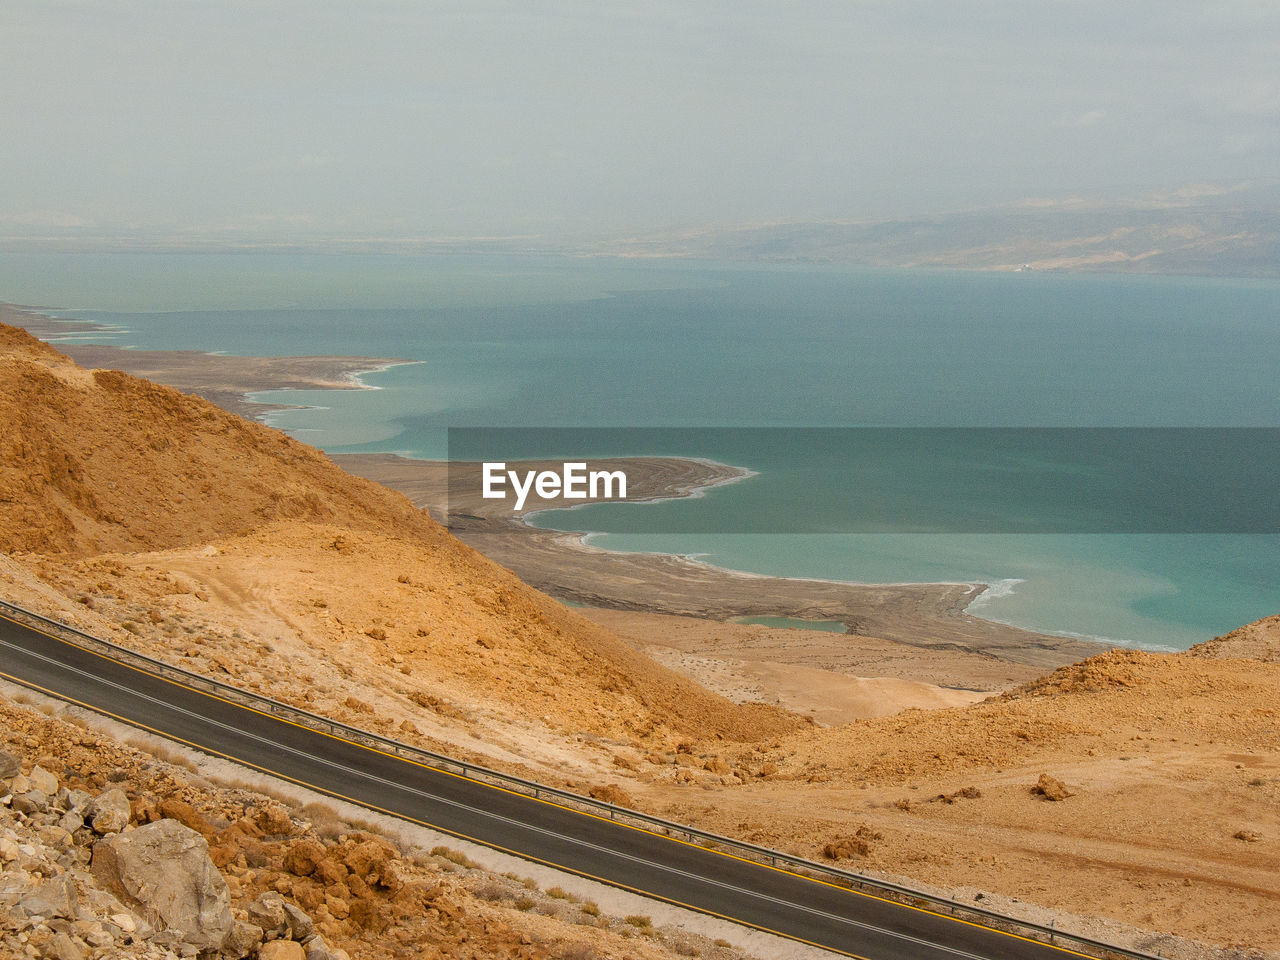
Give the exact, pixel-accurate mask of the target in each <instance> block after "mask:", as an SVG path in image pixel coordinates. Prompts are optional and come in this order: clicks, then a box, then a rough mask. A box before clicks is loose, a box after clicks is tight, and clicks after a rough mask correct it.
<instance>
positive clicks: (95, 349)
mask: <svg viewBox="0 0 1280 960" xmlns="http://www.w3.org/2000/svg"><path fill="white" fill-rule="evenodd" d="M0 321H3V322H6V323H11V324H13V325H15V326H21V327H24V328H26V329H27V330H28V331H29V332H31V333H32V334H33V335H35V336H42V335H43V336H44V337H50V336H53V335H64V334H66V333H68V332H72V333H74V332H75V331H77V330H78V331H81V332H91V331H93V330H97V329H106V328H105V327H104V325H101V324H96V323H93V322H91V321H83V320H75V319H65V320H63V319H55V318H52V317H49V316H47V315H44V314H40V313H37V312H35V311H33V310H31V309H27V308H19V307H15V306H12V305H9V304H0ZM68 327H70V329H68ZM58 349H59V350H61V351H63V352H65V353H67V354H68V355H69V356H71V357H72V358H73V359H75V360H76V361H77V362H79V363H81V364H82V365H83V366H86V367H90V368H93V367H110V368H113V369H121V370H124V371H125V372H127V373H131V374H133V375H136V376H142V377H146V378H147V379H151V380H155V381H157V382H160V383H166V384H168V385H170V386H173V387H175V388H177V389H179V390H184V391H187V392H191V393H197V394H199V395H201V396H204V397H205V398H206V399H208V400H210V401H211V402H213V403H216V404H218V405H219V406H222V407H223V408H224V409H227V410H230V411H231V412H234V413H237V414H239V415H241V416H244V417H246V418H248V419H254V420H258V421H269V418H270V416H271V414H273V413H275V412H277V411H280V410H285V409H296V407H290V406H288V405H283V404H271V403H264V402H259V401H255V400H253V399H251V395H252V394H255V393H265V392H268V391H271V390H277V389H377V388H373V387H369V386H368V385H366V384H361V383H360V382H359V381H358V377H359V376H360V375H361V374H368V373H370V372H374V371H376V370H379V369H386V368H388V367H389V366H393V365H398V364H402V363H412V362H415V361H408V360H403V359H395V358H374V357H241V356H227V355H223V354H213V353H205V352H201V351H159V350H157V351H144V350H129V349H125V348H123V347H117V346H104V345H96V344H67V343H59V344H58ZM333 459H334V461H335V462H336V463H338V464H339V466H341V467H343V468H344V469H346V470H348V471H349V472H352V473H355V474H357V475H360V476H364V477H366V478H368V479H372V480H374V481H376V482H379V483H382V484H384V485H385V486H388V487H390V488H392V489H395V490H397V491H399V492H401V493H403V494H405V495H406V496H407V497H408V498H409V499H410V500H411V501H413V502H414V503H415V504H416V505H417V506H419V507H420V508H423V509H427V510H428V511H429V512H430V513H432V514H433V516H435V517H436V519H438V520H443V519H444V518H445V515H446V513H447V504H448V483H447V479H448V478H447V472H448V471H447V468H448V464H447V463H444V462H441V461H423V460H411V459H408V458H404V457H400V456H398V455H395V454H339V455H334V456H333ZM610 462H611V463H614V464H618V463H626V464H627V465H628V469H629V473H628V476H629V478H632V477H634V479H633V480H632V482H631V489H630V490H629V492H631V491H636V492H637V496H635V497H634V498H629V499H630V500H631V502H633V503H640V502H657V501H659V500H668V499H676V498H684V497H698V496H705V495H706V492H707V491H709V490H711V489H714V488H715V487H717V486H720V485H723V484H726V483H734V482H740V481H741V480H744V479H747V478H749V477H750V476H751V475H752V471H750V470H747V469H746V468H741V467H735V466H731V465H727V464H720V463H717V462H715V461H711V460H705V459H700V458H660V457H636V458H613V459H612V460H611V461H610ZM537 463H538V462H537V461H525V462H524V465H525V466H526V468H528V467H533V466H536V464H537ZM546 463H550V461H546ZM557 463H558V461H557ZM454 466H455V469H456V467H457V464H455V465H454ZM632 471H634V473H633V472H632ZM590 502H592V501H590V500H587V501H581V502H574V503H567V502H564V501H562V500H550V501H548V500H540V499H536V498H535V499H531V501H530V503H528V504H527V505H526V509H524V510H522V511H521V512H520V514H519V515H517V516H514V517H513V516H512V515H511V514H510V511H502V513H499V514H495V512H494V511H493V509H492V507H493V503H492V502H491V501H490V502H487V503H485V502H480V503H469V504H468V505H467V513H466V514H465V515H463V516H461V517H455V518H454V520H455V522H454V523H453V524H452V525H451V529H452V531H453V533H454V534H455V535H457V536H458V537H459V538H460V539H462V540H464V541H465V542H467V543H468V544H469V545H471V546H472V547H474V548H476V549H477V550H479V551H480V552H481V553H484V554H485V555H486V556H488V557H490V558H491V559H493V560H494V561H496V562H497V563H500V564H502V565H503V566H505V567H507V568H509V569H511V570H513V571H514V572H515V573H516V574H517V575H518V576H520V577H521V578H522V579H523V580H525V582H527V583H529V584H530V585H531V586H534V587H535V588H537V589H539V590H542V591H543V592H546V593H548V594H550V595H552V596H554V597H556V598H558V599H561V600H567V601H570V602H573V603H576V604H580V605H583V606H586V607H590V608H594V609H597V610H604V611H609V610H612V611H624V612H629V613H632V614H636V615H654V616H669V615H675V616H680V617H684V618H702V619H707V620H711V621H714V622H716V623H717V624H718V625H720V626H723V627H724V629H725V630H729V627H730V624H729V623H728V621H732V620H733V619H735V618H739V617H756V616H776V617H786V618H791V619H798V620H838V621H840V622H842V623H844V624H845V625H846V627H847V630H848V632H847V633H844V634H841V633H835V632H832V631H804V630H800V631H786V633H806V634H807V633H821V634H823V636H824V637H825V638H826V641H827V643H828V644H832V643H833V638H834V639H835V640H836V641H837V642H842V645H843V646H845V647H848V646H850V644H848V638H849V637H850V636H856V637H859V638H874V639H876V640H877V641H883V642H887V643H890V644H893V645H895V646H898V645H900V646H904V647H909V648H912V649H915V650H928V651H931V652H938V653H942V652H948V651H949V652H951V653H953V654H954V655H955V656H956V657H957V658H960V659H962V660H963V659H965V658H969V657H975V658H978V659H979V660H980V661H982V665H983V666H985V668H986V669H979V670H976V671H975V670H972V669H965V670H961V671H960V676H959V677H958V679H957V683H958V685H960V686H971V685H972V684H973V679H972V678H973V677H974V676H978V675H983V676H987V677H988V679H987V680H986V681H984V682H983V684H982V685H981V687H980V688H981V689H990V688H991V684H992V683H993V682H996V681H995V680H994V679H991V678H993V677H994V675H995V674H1000V678H999V683H1001V684H1003V683H1005V682H1011V681H1013V680H1015V679H1028V678H1029V677H1028V676H1026V675H1025V670H1024V669H1023V668H1032V669H1033V671H1034V673H1039V672H1042V671H1043V670H1044V669H1052V668H1054V667H1057V666H1061V665H1063V664H1066V663H1069V662H1072V661H1074V660H1079V659H1082V658H1084V657H1088V656H1092V655H1095V654H1097V653H1101V652H1103V651H1104V650H1105V649H1108V647H1107V646H1106V645H1105V644H1102V643H1097V642H1090V641H1084V640H1076V639H1072V638H1068V637H1061V636H1055V635H1048V634H1040V633H1035V632H1033V631H1028V630H1023V629H1021V628H1018V627H1014V626H1011V625H1009V624H1002V623H999V622H998V621H994V620H986V619H983V618H981V617H977V616H974V615H972V614H970V613H968V610H967V608H968V606H969V605H970V604H971V603H973V602H974V601H975V600H977V599H978V598H980V597H981V596H982V595H983V594H984V593H985V592H986V591H987V590H988V589H989V585H987V584H973V583H914V582H912V583H892V584H890V583H881V584H859V583H849V582H845V581H835V580H821V579H812V578H788V577H779V576H771V575H768V574H757V573H751V572H747V571H735V570H731V569H728V568H722V567H717V566H714V565H712V564H709V563H707V562H705V561H704V560H701V559H699V558H696V557H689V556H678V555H674V554H662V553H622V552H616V551H611V550H607V549H604V548H601V547H596V546H594V545H592V544H591V543H589V542H588V540H589V538H590V532H562V531H556V530H544V529H541V528H537V527H534V526H531V525H529V524H528V523H527V522H526V521H527V518H528V517H530V516H532V515H534V514H536V513H539V512H543V511H546V510H552V509H564V508H572V507H575V506H580V505H581V506H585V505H587V504H588V503H590ZM732 626H733V627H737V628H739V629H743V630H746V629H754V628H753V627H751V626H750V625H745V624H732ZM845 659H847V657H844V656H843V655H837V654H836V653H833V652H832V651H827V652H826V653H824V654H822V660H823V662H824V663H831V664H836V663H839V662H844V661H845ZM992 668H994V670H993V669H992ZM1009 673H1012V674H1013V675H1011V676H1005V674H1009Z"/></svg>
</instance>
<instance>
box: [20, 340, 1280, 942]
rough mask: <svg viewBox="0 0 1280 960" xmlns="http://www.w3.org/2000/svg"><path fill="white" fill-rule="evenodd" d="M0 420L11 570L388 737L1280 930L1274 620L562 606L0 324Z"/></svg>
mask: <svg viewBox="0 0 1280 960" xmlns="http://www.w3.org/2000/svg"><path fill="white" fill-rule="evenodd" d="M0 422H3V424H4V425H5V430H4V432H3V434H0V551H2V552H3V555H0V596H3V597H4V598H5V599H8V600H11V601H13V602H15V603H19V604H21V605H24V606H27V607H29V608H31V609H34V610H37V611H39V612H43V613H46V614H47V615H51V616H56V617H59V618H61V619H64V620H67V621H69V622H72V623H75V624H77V625H79V626H80V627H82V628H83V629H85V630H88V631H90V632H93V633H96V634H99V635H101V636H104V637H108V638H110V639H113V640H115V641H117V642H120V643H124V644H127V645H129V646H132V647H135V648H137V649H140V650H143V651H145V652H147V653H149V654H151V655H153V656H159V657H163V658H166V659H169V660H171V661H173V662H176V663H179V664H181V665H182V666H184V667H186V668H187V669H191V670H196V671H202V672H205V673H208V674H210V675H214V676H217V677H218V678H220V679H223V680H227V679H230V681H231V682H235V683H237V684H240V685H243V686H245V687H248V688H250V689H254V690H260V691H263V692H267V693H270V694H271V695H273V696H276V697H278V698H280V699H284V700H289V701H291V702H295V703H297V704H299V705H301V706H305V707H306V708H308V709H311V710H314V711H318V712H324V713H330V714H333V715H334V716H336V717H339V718H340V719H343V720H346V721H348V722H351V723H356V724H359V725H361V726H365V727H368V728H371V729H375V730H378V731H379V732H382V733H384V734H388V735H394V736H397V737H401V738H403V739H406V740H410V741H413V742H417V743H421V744H424V745H427V746H430V747H432V748H435V749H440V750H445V751H448V752H451V753H455V754H461V755H464V756H468V757H474V758H478V759H483V760H484V762H486V763H489V764H491V765H494V766H498V767H501V768H504V769H509V770H512V771H516V772H520V773H522V774H524V775H531V776H536V777H538V778H540V779H543V780H546V781H548V782H552V783H555V784H557V785H563V786H569V787H570V788H573V789H577V790H580V791H583V792H586V791H590V790H593V789H595V790H602V789H606V788H610V789H611V790H612V795H615V796H619V797H621V798H625V799H624V802H626V803H628V804H631V805H634V806H637V807H640V808H644V809H648V810H652V811H654V812H657V813H660V814H662V815H664V816H669V817H672V818H675V819H680V820H685V821H688V822H692V823H695V824H698V825H700V826H704V827H708V828H710V829H714V830H717V831H720V832H725V833H730V834H733V835H737V836H741V837H744V838H746V839H750V840H752V841H754V842H758V843H763V844H767V845H771V846H777V847H781V848H783V849H787V850H791V851H795V852H798V853H802V854H804V855H806V856H809V857H815V858H821V857H823V856H824V855H827V854H831V855H838V856H840V857H843V858H847V860H848V861H849V862H850V863H851V864H852V865H853V866H855V867H856V868H858V869H863V870H867V871H870V872H873V873H877V874H880V875H885V876H890V877H895V878H908V879H910V880H911V881H913V882H917V883H922V884H925V885H928V886H930V887H932V888H935V889H939V890H941V891H943V892H946V893H948V894H952V895H956V896H961V897H966V898H969V899H978V898H981V899H982V901H983V902H985V903H988V904H991V905H994V906H996V907H997V908H999V909H1007V910H1009V911H1011V912H1016V913H1023V914H1026V915H1029V916H1034V917H1035V918H1037V919H1041V920H1048V919H1050V918H1052V919H1054V920H1055V922H1057V923H1058V924H1059V926H1066V927H1074V928H1080V929H1082V930H1085V931H1087V932H1090V933H1092V934H1093V935H1096V936H1102V937H1104V938H1106V939H1114V940H1117V941H1125V942H1128V943H1136V944H1140V945H1141V946H1143V947H1144V948H1145V949H1148V950H1151V951H1152V952H1154V951H1155V950H1157V949H1160V950H1162V951H1163V953H1164V955H1165V956H1175V955H1178V956H1195V955H1206V956H1207V955H1210V954H1209V947H1208V946H1202V945H1210V946H1214V947H1224V948H1229V947H1233V946H1240V947H1249V948H1255V949H1259V950H1267V951H1273V952H1274V951H1280V932H1278V928H1277V925H1276V923H1275V917H1276V916H1277V915H1280V870H1277V865H1278V864H1280V709H1278V708H1277V704H1278V703H1280V618H1272V619H1271V620H1268V621H1263V622H1261V623H1259V624H1255V625H1251V626H1248V627H1245V628H1242V629H1241V630H1239V631H1236V633H1234V634H1231V635H1229V636H1228V637H1226V638H1222V639H1219V640H1217V641H1214V642H1212V643H1209V644H1205V645H1202V646H1200V647H1198V648H1196V649H1194V650H1193V651H1190V652H1189V653H1186V654H1155V653H1142V652H1136V651H1107V652H1103V653H1100V654H1097V655H1095V656H1091V657H1087V658H1085V656H1086V654H1087V653H1089V652H1091V650H1090V648H1088V647H1086V646H1085V645H1083V644H1081V645H1078V646H1079V647H1080V650H1079V651H1075V650H1073V651H1072V657H1077V656H1078V657H1079V658H1084V659H1080V660H1079V662H1075V663H1067V664H1065V665H1060V664H1062V661H1063V660H1064V659H1069V658H1067V657H1060V659H1058V660H1056V661H1055V662H1037V661H1036V660H1035V659H1034V658H1031V657H1026V656H1019V655H1017V654H1016V653H1015V654H1014V655H1012V656H1011V657H1009V658H1004V657H1002V656H1001V655H1000V651H999V650H998V649H981V648H976V647H975V646H974V645H971V644H968V645H959V644H953V645H949V646H948V645H944V644H932V645H930V644H920V643H916V644H912V643H906V642H901V640H898V639H895V638H892V637H889V638H886V637H883V636H877V635H876V634H875V632H874V631H872V630H870V629H868V630H866V632H867V633H870V634H872V635H871V636H858V635H852V634H850V635H841V634H831V633H824V634H821V635H818V633H819V632H818V631H782V630H770V629H769V628H764V627H755V626H749V625H743V624H728V623H719V622H714V621H710V620H706V619H697V618H693V617H687V616H682V617H675V616H671V615H670V614H669V613H668V614H664V613H657V612H652V611H651V610H646V609H645V608H644V607H643V606H641V605H637V606H638V607H639V609H638V610H634V609H633V610H630V611H628V610H625V609H612V610H577V609H571V608H568V607H566V606H564V605H563V604H561V603H560V602H558V601H556V600H554V599H551V598H550V597H548V596H546V595H544V594H542V593H539V592H538V591H536V590H535V589H533V588H532V587H531V586H529V585H527V584H526V583H524V582H522V581H521V580H520V579H519V578H517V577H516V576H515V575H514V574H513V573H511V572H509V571H508V570H506V569H504V568H503V567H501V566H499V565H498V564H497V563H495V562H494V561H493V560H492V559H490V558H488V557H486V556H484V555H482V553H480V552H478V551H477V550H475V549H473V548H472V547H470V546H468V545H466V544H464V543H462V542H460V541H459V540H458V539H456V538H454V537H453V536H451V535H450V534H449V533H448V532H447V531H445V530H444V529H443V528H442V527H441V526H440V525H439V524H437V523H436V522H435V521H433V520H432V519H431V517H430V516H428V515H427V514H426V513H425V512H424V511H422V510H419V509H417V508H416V507H415V506H414V505H413V504H412V503H411V502H410V501H409V500H408V499H406V498H405V497H404V496H402V495H401V494H399V493H395V492H392V491H391V490H389V489H387V488H386V487H383V486H380V485H378V484H375V483H373V482H371V481H369V480H366V479H361V478H357V477H354V476H352V475H350V474H348V473H346V472H344V471H342V470H340V469H339V468H338V467H337V466H335V465H334V463H333V462H332V461H331V460H329V459H328V458H326V457H325V456H324V455H322V454H320V453H318V452H316V451H315V450H313V449H311V448H308V447H306V446H304V445H302V444H300V443H297V442H295V441H293V440H291V439H289V438H288V437H286V436H284V435H282V434H280V433H278V432H276V431H273V430H270V429H268V428H266V427H263V426H261V425H258V424H254V423H250V422H247V421H245V420H242V419H240V418H239V417H236V416H233V415H231V414H230V413H227V412H225V411H224V410H221V409H219V408H217V407H215V406H213V405H212V404H210V403H208V402H206V401H205V400H203V399H200V398H196V397H191V396H186V395H183V394H180V393H178V392H177V391H175V390H173V389H170V388H168V387H163V386H159V385H157V384H155V383H150V382H147V381H143V380H139V379H135V378H133V377H130V376H128V375H126V374H123V373H112V372H103V371H90V370H87V369H85V368H83V367H81V366H79V365H77V364H75V363H73V362H72V361H70V360H69V359H67V358H66V357H64V356H62V355H60V354H59V353H57V352H56V351H54V350H53V349H52V348H50V347H48V346H46V345H44V344H42V343H40V342H38V341H36V340H35V339H33V338H31V337H30V336H28V335H27V334H26V333H24V332H22V331H20V330H16V329H14V328H11V327H0ZM611 606H614V607H622V606H625V605H623V604H617V603H614V604H611ZM687 612H694V611H692V610H690V611H687ZM957 647H959V648H960V649H957ZM1027 649H1035V648H1034V646H1032V647H1028V648H1027ZM1055 667H1056V669H1053V668H1055ZM988 695H990V696H988ZM815 721H816V722H815ZM5 722H6V723H8V724H9V725H10V726H14V725H15V723H16V721H15V720H13V719H10V718H6V720H5ZM24 722H25V721H24ZM37 739H38V738H37ZM55 773H58V774H59V775H61V774H62V771H55ZM220 815H222V816H227V814H225V813H223V814H220ZM841 841H845V842H841ZM1179 938H1181V939H1179ZM633 952H634V951H633ZM369 955H370V956H373V955H383V954H381V953H370V954H369ZM386 955H391V954H390V953H388V954H386ZM504 955H505V954H504ZM636 955H637V956H638V955H639V954H638V953H636Z"/></svg>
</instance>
